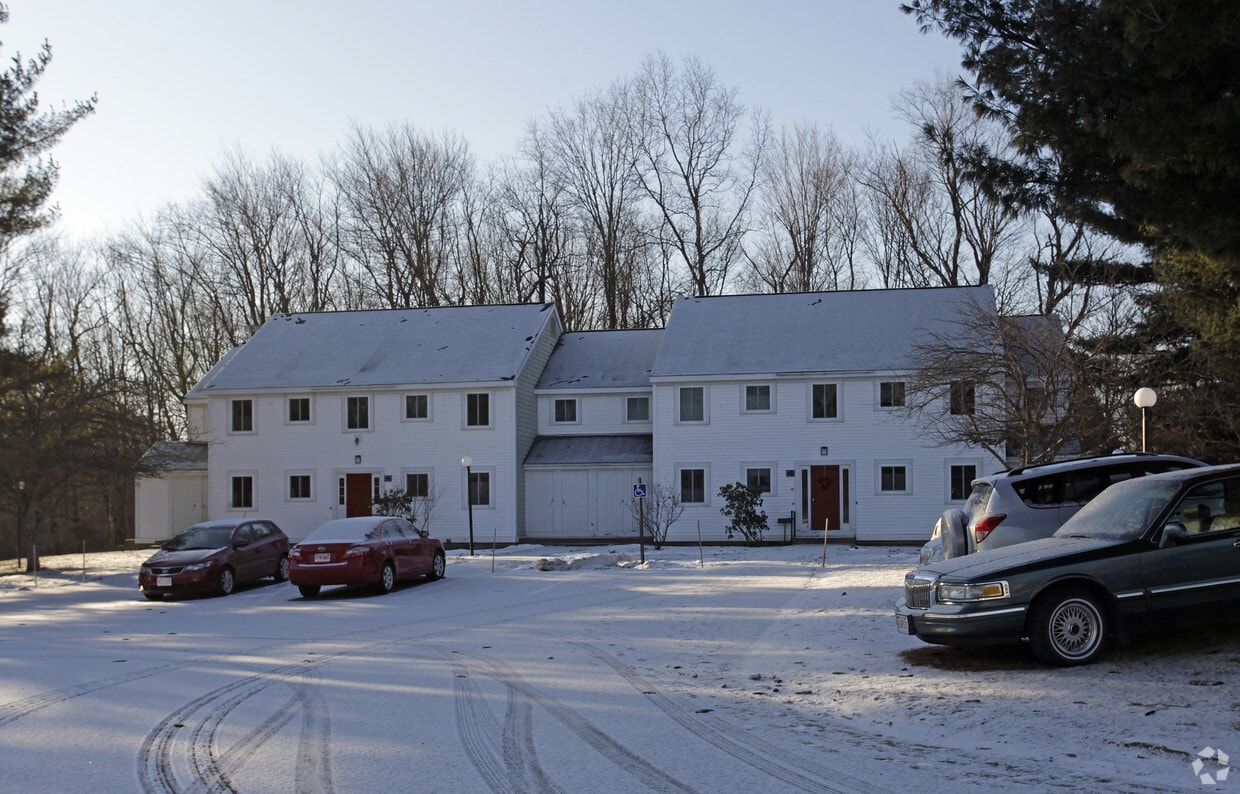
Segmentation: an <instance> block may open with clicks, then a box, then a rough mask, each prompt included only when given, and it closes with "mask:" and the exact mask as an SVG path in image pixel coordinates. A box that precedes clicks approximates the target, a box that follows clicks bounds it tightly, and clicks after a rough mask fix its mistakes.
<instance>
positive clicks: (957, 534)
mask: <svg viewBox="0 0 1240 794" xmlns="http://www.w3.org/2000/svg"><path fill="white" fill-rule="evenodd" d="M968 532H969V516H968V515H967V514H965V512H964V511H963V510H948V511H947V512H946V513H944V514H943V517H942V518H940V519H939V534H940V536H941V537H942V538H943V559H945V560H950V559H953V558H955V557H963V556H965V555H966V554H968V553H969V535H968Z"/></svg>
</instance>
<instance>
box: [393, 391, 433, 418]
mask: <svg viewBox="0 0 1240 794" xmlns="http://www.w3.org/2000/svg"><path fill="white" fill-rule="evenodd" d="M408 397H425V398H426V416H409V414H408V412H407V411H406V410H405V402H406V398H408ZM398 410H399V411H400V421H402V422H433V421H435V397H434V395H433V394H432V393H431V392H428V391H408V392H404V393H402V394H401V395H400V405H399V407H398Z"/></svg>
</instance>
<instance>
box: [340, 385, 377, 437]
mask: <svg viewBox="0 0 1240 794" xmlns="http://www.w3.org/2000/svg"><path fill="white" fill-rule="evenodd" d="M359 398H360V399H363V400H365V401H366V423H367V427H349V400H350V399H359ZM340 429H341V431H342V432H345V433H373V432H375V398H374V395H370V394H345V395H343V396H342V397H341V398H340Z"/></svg>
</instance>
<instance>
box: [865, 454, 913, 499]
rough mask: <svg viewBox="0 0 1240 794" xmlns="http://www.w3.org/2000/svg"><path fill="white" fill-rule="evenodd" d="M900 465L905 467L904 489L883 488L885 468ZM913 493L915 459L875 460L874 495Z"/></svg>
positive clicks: (909, 494) (907, 494) (908, 494)
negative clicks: (886, 489)
mask: <svg viewBox="0 0 1240 794" xmlns="http://www.w3.org/2000/svg"><path fill="white" fill-rule="evenodd" d="M892 466H898V467H900V468H903V469H904V490H903V491H884V490H883V469H884V468H889V467H892ZM912 494H913V461H912V459H911V458H904V459H897V460H876V461H874V495H875V496H911V495H912Z"/></svg>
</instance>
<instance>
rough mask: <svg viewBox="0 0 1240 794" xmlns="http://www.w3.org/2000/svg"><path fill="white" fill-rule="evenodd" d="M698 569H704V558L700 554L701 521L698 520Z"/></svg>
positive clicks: (701, 553)
mask: <svg viewBox="0 0 1240 794" xmlns="http://www.w3.org/2000/svg"><path fill="white" fill-rule="evenodd" d="M698 567H699V568H705V567H706V558H705V557H704V556H703V552H702V519H700V518H699V519H698Z"/></svg>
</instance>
